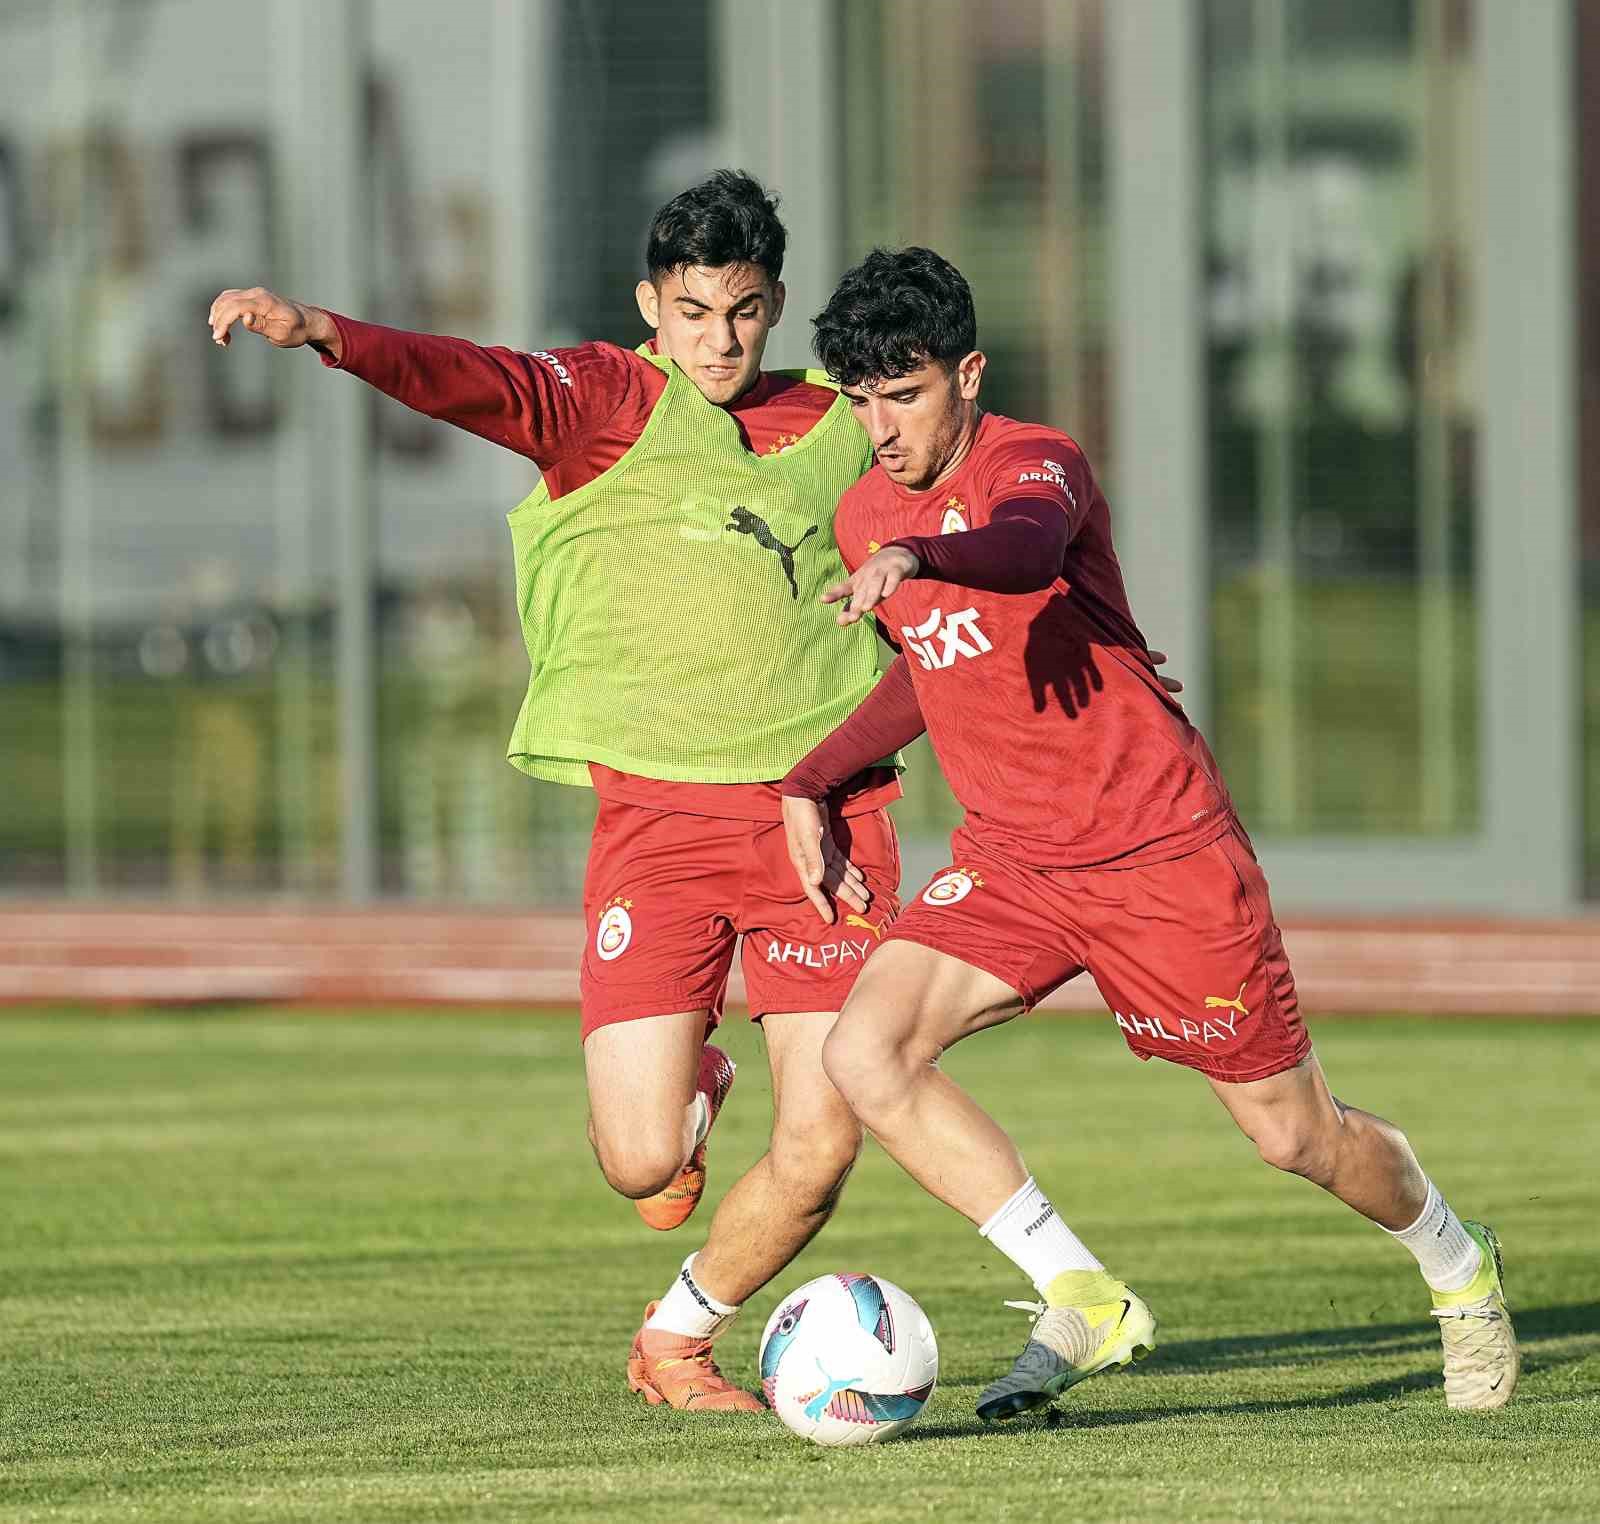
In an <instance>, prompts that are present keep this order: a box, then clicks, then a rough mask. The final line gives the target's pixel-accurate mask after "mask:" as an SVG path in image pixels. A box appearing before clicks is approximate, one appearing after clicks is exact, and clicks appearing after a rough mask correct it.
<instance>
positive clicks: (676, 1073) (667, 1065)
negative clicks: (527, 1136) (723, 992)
mask: <svg viewBox="0 0 1600 1524" xmlns="http://www.w3.org/2000/svg"><path fill="white" fill-rule="evenodd" d="M708 1019H709V1012H707V1011H678V1012H675V1013H673V1014H671V1015H665V1016H641V1017H639V1018H637V1019H636V1020H633V1021H618V1022H612V1023H610V1024H608V1025H606V1026H602V1027H597V1028H596V1029H595V1030H594V1031H592V1032H591V1033H590V1034H589V1035H588V1037H586V1038H585V1039H584V1043H583V1065H584V1072H585V1074H586V1076H587V1078H588V1085H589V1141H590V1143H591V1144H592V1145H593V1147H594V1151H595V1157H596V1158H597V1159H598V1160H599V1162H600V1168H601V1170H602V1171H603V1172H604V1174H605V1176H606V1179H607V1180H609V1181H610V1182H611V1184H612V1186H613V1188H614V1189H616V1190H618V1191H621V1192H622V1194H623V1195H625V1196H649V1195H652V1194H653V1193H654V1192H656V1191H658V1190H660V1189H661V1188H662V1186H663V1185H665V1184H666V1183H667V1182H668V1181H670V1180H671V1179H672V1177H673V1176H674V1175H675V1174H676V1173H677V1172H678V1170H679V1169H680V1168H682V1166H683V1162H684V1160H685V1159H686V1158H687V1157H688V1154H689V1149H690V1148H691V1147H692V1146H693V1142H694V1140H693V1136H692V1126H693V1124H692V1122H691V1121H690V1120H689V1110H688V1108H689V1103H690V1102H691V1101H692V1100H693V1099H694V1091H695V1079H696V1076H697V1075H698V1073H699V1068H700V1050H701V1047H702V1046H703V1045H704V1043H705V1034H706V1025H707V1022H708Z"/></svg>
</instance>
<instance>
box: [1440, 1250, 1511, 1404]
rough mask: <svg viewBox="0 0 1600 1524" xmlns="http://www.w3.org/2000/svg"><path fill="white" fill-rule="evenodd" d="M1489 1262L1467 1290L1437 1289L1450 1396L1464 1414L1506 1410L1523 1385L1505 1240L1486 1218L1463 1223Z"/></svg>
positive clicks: (1448, 1401) (1447, 1395) (1446, 1388)
mask: <svg viewBox="0 0 1600 1524" xmlns="http://www.w3.org/2000/svg"><path fill="white" fill-rule="evenodd" d="M1461 1225H1462V1227H1464V1228H1465V1229H1466V1230H1467V1232H1468V1233H1470V1234H1471V1235H1472V1236H1473V1238H1475V1239H1476V1240H1477V1242H1478V1247H1479V1248H1481V1249H1482V1250H1483V1263H1482V1265H1481V1266H1480V1267H1479V1269H1478V1273H1477V1275H1475V1276H1474V1277H1473V1278H1472V1282H1471V1284H1470V1285H1468V1286H1466V1287H1465V1288H1464V1289H1463V1290H1461V1291H1435V1292H1434V1293H1433V1315H1434V1317H1436V1318H1437V1319H1438V1320H1439V1338H1440V1340H1441V1341H1442V1343H1443V1344H1444V1400H1445V1405H1446V1406H1447V1407H1450V1408H1453V1409H1455V1411H1456V1412H1458V1413H1482V1412H1488V1411H1491V1410H1492V1409H1494V1408H1503V1407H1504V1406H1505V1405H1506V1404H1507V1403H1508V1402H1510V1401H1511V1394H1512V1393H1513V1392H1514V1391H1516V1389H1517V1376H1518V1375H1519V1374H1520V1372H1521V1370H1522V1355H1521V1352H1520V1351H1519V1350H1518V1349H1517V1332H1516V1330H1515V1329H1514V1328H1513V1327H1512V1326H1511V1314H1510V1313H1509V1312H1508V1311H1507V1310H1506V1298H1505V1288H1504V1286H1503V1285H1502V1283H1501V1276H1502V1273H1503V1266H1502V1265H1501V1261H1500V1240H1499V1239H1498V1238H1496V1237H1495V1236H1494V1233H1493V1231H1492V1230H1491V1229H1489V1228H1488V1227H1486V1226H1485V1225H1484V1224H1483V1223H1481V1222H1463V1223H1462V1224H1461Z"/></svg>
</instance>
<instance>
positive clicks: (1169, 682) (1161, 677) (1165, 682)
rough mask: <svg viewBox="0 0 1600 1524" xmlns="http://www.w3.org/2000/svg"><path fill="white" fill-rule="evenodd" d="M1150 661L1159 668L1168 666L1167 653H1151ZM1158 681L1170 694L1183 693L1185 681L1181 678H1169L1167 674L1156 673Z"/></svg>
mask: <svg viewBox="0 0 1600 1524" xmlns="http://www.w3.org/2000/svg"><path fill="white" fill-rule="evenodd" d="M1150 660H1151V662H1152V664H1153V665H1155V666H1157V667H1164V666H1166V664H1167V653H1166V652H1165V651H1152V652H1151V653H1150ZM1156 681H1157V682H1158V683H1160V684H1161V686H1162V687H1163V688H1165V689H1166V690H1167V692H1168V693H1182V692H1183V680H1182V679H1181V678H1176V677H1168V676H1167V674H1166V673H1165V672H1158V673H1156Z"/></svg>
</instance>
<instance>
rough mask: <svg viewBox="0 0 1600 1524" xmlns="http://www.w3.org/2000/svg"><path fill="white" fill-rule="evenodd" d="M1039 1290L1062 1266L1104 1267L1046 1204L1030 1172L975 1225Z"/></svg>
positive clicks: (1043, 1287)
mask: <svg viewBox="0 0 1600 1524" xmlns="http://www.w3.org/2000/svg"><path fill="white" fill-rule="evenodd" d="M978 1232H979V1234H980V1235H981V1236H982V1237H984V1238H987V1239H988V1240H989V1242H990V1243H992V1244H993V1245H994V1246H995V1248H997V1249H998V1250H999V1251H1000V1252H1001V1253H1002V1254H1003V1255H1005V1257H1006V1258H1007V1259H1009V1260H1010V1261H1011V1263H1012V1264H1013V1265H1015V1266H1016V1267H1017V1269H1019V1270H1020V1271H1021V1272H1022V1273H1023V1274H1024V1275H1025V1276H1027V1277H1028V1279H1029V1280H1030V1281H1032V1282H1033V1284H1034V1285H1035V1286H1037V1287H1038V1288H1039V1290H1040V1291H1041V1292H1042V1291H1043V1290H1044V1289H1045V1287H1046V1286H1048V1285H1049V1284H1050V1282H1051V1281H1053V1280H1054V1279H1055V1278H1056V1277H1057V1276H1058V1275H1060V1274H1061V1273H1062V1272H1063V1271H1064V1270H1104V1269H1105V1266H1104V1265H1102V1264H1101V1263H1100V1261H1099V1260H1097V1259H1096V1258H1095V1257H1094V1255H1092V1254H1091V1253H1090V1252H1089V1251H1088V1249H1086V1248H1085V1247H1084V1245H1083V1243H1082V1241H1081V1240H1080V1239H1079V1238H1078V1236H1077V1234H1076V1233H1074V1232H1073V1231H1072V1229H1071V1228H1069V1227H1068V1226H1067V1225H1066V1223H1064V1222H1063V1221H1062V1220H1061V1218H1060V1216H1059V1214H1058V1213H1057V1212H1056V1209H1055V1208H1054V1207H1053V1206H1051V1205H1050V1202H1049V1201H1048V1199H1047V1198H1046V1197H1045V1194H1044V1192H1043V1191H1041V1190H1040V1189H1039V1187H1038V1186H1037V1185H1035V1184H1034V1180H1033V1176H1032V1175H1029V1176H1028V1178H1027V1180H1026V1181H1025V1182H1024V1183H1023V1184H1022V1185H1021V1186H1019V1187H1018V1188H1017V1192H1016V1194H1015V1195H1014V1196H1012V1197H1011V1199H1010V1200H1009V1201H1007V1202H1006V1203H1005V1205H1004V1206H1002V1207H1001V1208H1000V1210H999V1211H997V1212H996V1213H995V1214H994V1216H993V1217H991V1218H990V1219H989V1220H988V1221H987V1222H986V1223H984V1225H983V1226H982V1227H981V1228H979V1229H978Z"/></svg>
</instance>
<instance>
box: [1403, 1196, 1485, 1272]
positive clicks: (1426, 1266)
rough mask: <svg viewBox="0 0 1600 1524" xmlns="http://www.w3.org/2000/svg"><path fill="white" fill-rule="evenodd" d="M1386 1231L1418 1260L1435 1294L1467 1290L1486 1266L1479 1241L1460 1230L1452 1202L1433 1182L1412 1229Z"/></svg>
mask: <svg viewBox="0 0 1600 1524" xmlns="http://www.w3.org/2000/svg"><path fill="white" fill-rule="evenodd" d="M1383 1231H1384V1232H1385V1233H1387V1234H1388V1235H1389V1237H1390V1238H1394V1239H1398V1240H1399V1241H1400V1242H1401V1243H1403V1244H1404V1245H1405V1246H1406V1248H1408V1249H1409V1250H1410V1251H1411V1252H1412V1254H1413V1255H1415V1256H1416V1261H1417V1263H1418V1264H1419V1265H1420V1266H1421V1267H1422V1278H1423V1280H1425V1281H1426V1282H1427V1283H1428V1285H1429V1287H1430V1288H1431V1289H1432V1290H1434V1291H1464V1290H1466V1288H1467V1287H1468V1286H1469V1285H1470V1284H1471V1282H1472V1277H1473V1276H1475V1275H1476V1274H1477V1273H1478V1269H1479V1267H1480V1266H1481V1265H1482V1263H1483V1250H1482V1249H1481V1248H1480V1247H1479V1246H1478V1240H1477V1239H1475V1238H1474V1237H1473V1236H1472V1235H1471V1234H1470V1233H1469V1232H1467V1230H1466V1229H1465V1228H1464V1227H1462V1226H1461V1219H1460V1218H1459V1217H1457V1216H1456V1214H1455V1213H1454V1212H1452V1211H1451V1210H1450V1204H1449V1202H1447V1201H1446V1200H1445V1199H1444V1197H1443V1196H1441V1195H1440V1194H1439V1187H1438V1186H1436V1185H1435V1184H1434V1183H1433V1181H1431V1180H1430V1181H1429V1182H1428V1199H1427V1200H1426V1201H1425V1202H1424V1203H1423V1205H1422V1215H1421V1216H1420V1217H1419V1218H1417V1220H1416V1221H1415V1222H1414V1223H1412V1224H1411V1226H1410V1227H1409V1228H1401V1229H1400V1230H1399V1231H1398V1232H1396V1231H1395V1230H1394V1229H1393V1228H1385V1229H1384V1230H1383Z"/></svg>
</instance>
